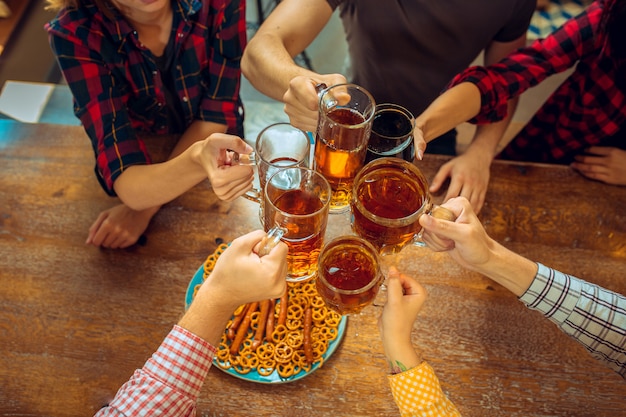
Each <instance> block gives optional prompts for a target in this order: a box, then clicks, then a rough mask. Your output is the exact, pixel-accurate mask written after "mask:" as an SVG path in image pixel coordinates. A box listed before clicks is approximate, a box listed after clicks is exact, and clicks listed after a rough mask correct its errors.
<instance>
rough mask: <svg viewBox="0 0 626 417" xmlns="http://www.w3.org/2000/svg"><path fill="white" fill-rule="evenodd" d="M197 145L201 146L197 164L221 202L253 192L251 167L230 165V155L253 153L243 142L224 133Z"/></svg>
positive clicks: (231, 158)
mask: <svg viewBox="0 0 626 417" xmlns="http://www.w3.org/2000/svg"><path fill="white" fill-rule="evenodd" d="M198 143H199V146H201V149H200V153H199V155H200V156H199V159H200V163H201V164H202V166H203V167H204V169H205V171H206V173H207V177H208V178H209V181H210V182H211V186H212V187H213V191H214V192H215V194H216V195H217V197H218V198H219V199H220V200H224V201H232V200H234V199H236V198H237V197H239V196H241V195H243V194H244V193H245V192H246V191H248V190H250V189H251V188H252V181H253V180H254V171H253V170H252V167H251V166H247V165H232V162H233V152H232V151H234V152H237V153H240V154H249V153H251V152H252V151H253V149H252V147H251V146H250V145H248V144H247V143H246V142H245V141H244V140H243V139H241V138H239V137H237V136H234V135H229V134H225V133H213V134H212V135H211V136H209V137H208V138H206V139H204V140H203V141H200V142H198Z"/></svg>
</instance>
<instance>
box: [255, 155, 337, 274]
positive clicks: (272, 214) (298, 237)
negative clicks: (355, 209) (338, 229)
mask: <svg viewBox="0 0 626 417" xmlns="http://www.w3.org/2000/svg"><path fill="white" fill-rule="evenodd" d="M263 196H264V197H263V200H264V202H263V207H264V209H263V212H264V220H263V227H264V229H265V231H266V232H268V234H269V235H270V236H280V239H281V240H282V241H283V242H285V243H286V244H287V247H288V252H287V268H288V273H287V281H290V282H298V281H304V280H307V279H310V278H311V277H313V276H314V275H315V273H316V271H317V260H318V257H319V253H320V250H321V249H322V245H323V243H324V234H325V233H326V225H327V223H328V209H329V207H330V199H331V188H330V184H329V183H328V181H327V180H326V178H324V177H323V176H322V175H321V174H320V173H319V172H316V171H314V170H312V169H309V168H305V167H289V168H283V169H281V170H279V171H276V172H275V173H274V175H272V176H271V177H270V178H269V179H268V181H267V183H266V184H265V190H264V193H263Z"/></svg>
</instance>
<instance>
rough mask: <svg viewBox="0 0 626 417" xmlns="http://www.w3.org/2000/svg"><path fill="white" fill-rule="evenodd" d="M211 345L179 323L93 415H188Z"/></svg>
mask: <svg viewBox="0 0 626 417" xmlns="http://www.w3.org/2000/svg"><path fill="white" fill-rule="evenodd" d="M215 351H216V350H215V347H214V346H212V345H211V344H209V343H208V342H206V341H204V340H203V339H201V338H199V337H198V336H196V335H194V334H193V333H191V332H189V331H187V330H185V329H183V328H182V327H179V326H174V328H173V329H172V330H171V331H170V333H169V334H168V335H167V337H166V338H165V340H164V341H163V343H162V344H161V346H160V347H159V349H158V350H157V351H156V352H155V353H154V354H153V355H152V357H151V358H150V359H148V361H147V362H146V364H145V365H144V367H143V368H142V369H138V370H136V371H135V373H134V374H133V376H132V377H131V379H130V380H129V381H128V382H127V383H125V384H124V385H123V386H122V387H121V388H120V389H119V391H118V392H117V394H116V395H115V398H114V399H113V400H112V401H111V402H110V403H109V405H108V406H107V407H106V408H103V409H101V410H100V411H99V413H98V414H97V416H108V415H133V416H151V415H158V416H190V415H194V414H195V407H196V399H197V397H198V395H199V393H200V389H201V388H202V384H203V382H204V380H205V378H206V376H207V373H208V372H209V369H210V368H211V363H212V360H213V356H214V355H215Z"/></svg>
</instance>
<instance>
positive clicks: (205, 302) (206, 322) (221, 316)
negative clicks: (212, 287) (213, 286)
mask: <svg viewBox="0 0 626 417" xmlns="http://www.w3.org/2000/svg"><path fill="white" fill-rule="evenodd" d="M210 295H211V294H210V291H204V292H199V293H198V294H197V296H196V298H197V300H194V302H193V303H192V304H191V306H190V307H189V309H188V310H187V312H186V313H185V315H184V316H183V317H182V318H181V319H180V321H179V322H178V325H179V326H180V327H182V328H184V329H187V330H188V331H190V332H191V333H193V334H195V335H197V336H198V337H200V338H202V339H203V340H205V341H206V342H208V343H210V344H211V345H213V346H217V345H218V344H219V342H220V339H221V337H222V334H223V333H224V329H225V328H226V324H227V322H228V320H229V319H230V317H231V316H232V314H233V312H234V311H235V309H236V308H237V306H229V305H222V304H220V303H219V301H216V297H211V296H210Z"/></svg>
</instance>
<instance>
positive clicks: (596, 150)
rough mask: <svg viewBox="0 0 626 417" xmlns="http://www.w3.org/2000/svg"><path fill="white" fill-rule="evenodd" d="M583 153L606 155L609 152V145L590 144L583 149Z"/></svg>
mask: <svg viewBox="0 0 626 417" xmlns="http://www.w3.org/2000/svg"><path fill="white" fill-rule="evenodd" d="M585 153H587V154H592V155H603V156H607V155H609V154H610V153H611V147H608V146H590V147H589V148H587V149H585Z"/></svg>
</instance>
